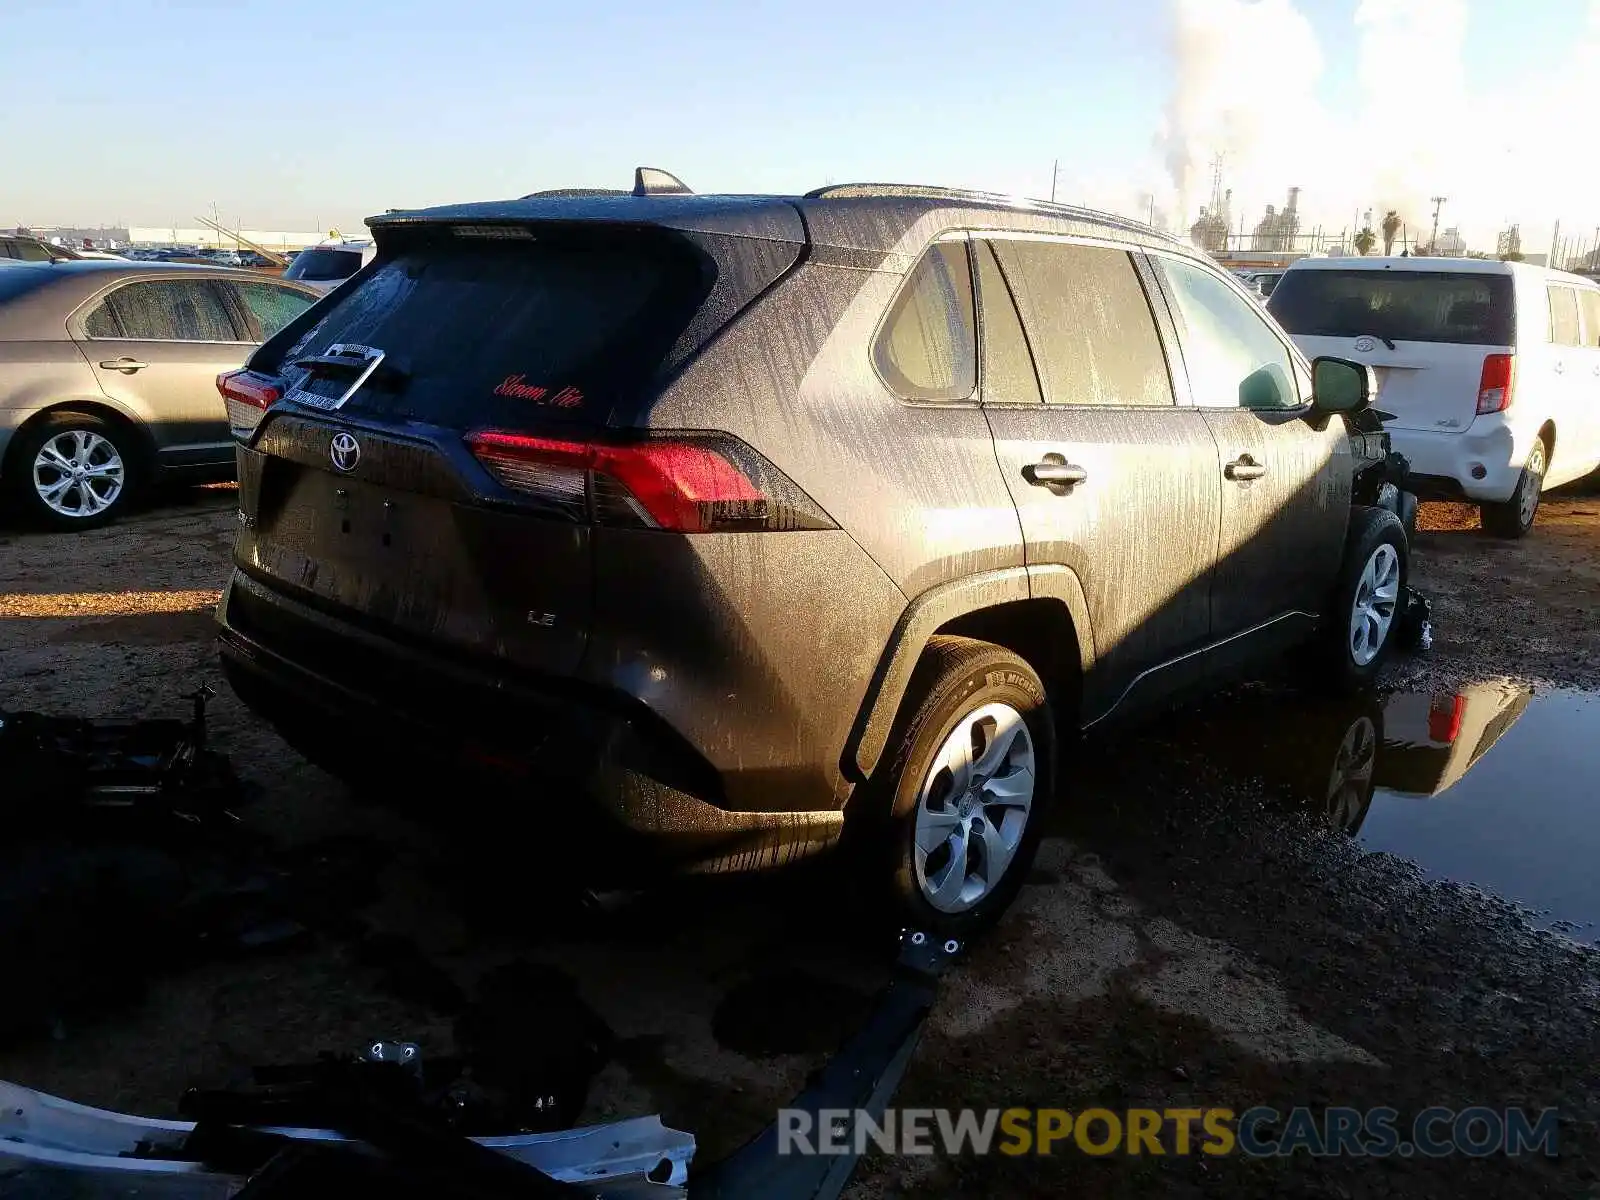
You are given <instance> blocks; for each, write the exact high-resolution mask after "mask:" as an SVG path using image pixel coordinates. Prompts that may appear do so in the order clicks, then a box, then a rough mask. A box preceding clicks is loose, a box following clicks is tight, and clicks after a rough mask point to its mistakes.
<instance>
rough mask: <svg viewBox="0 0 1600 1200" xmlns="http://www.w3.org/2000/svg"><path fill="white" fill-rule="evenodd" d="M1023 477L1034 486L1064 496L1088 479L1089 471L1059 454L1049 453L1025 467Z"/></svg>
mask: <svg viewBox="0 0 1600 1200" xmlns="http://www.w3.org/2000/svg"><path fill="white" fill-rule="evenodd" d="M1022 477H1023V478H1024V479H1026V480H1027V481H1028V482H1029V483H1031V484H1033V486H1034V487H1044V488H1049V489H1050V490H1051V491H1052V492H1054V493H1055V494H1056V495H1058V496H1064V495H1066V494H1067V493H1068V492H1069V491H1071V490H1072V489H1073V488H1074V487H1076V486H1077V485H1078V484H1080V483H1082V482H1083V481H1084V480H1086V479H1088V478H1089V472H1088V471H1086V470H1084V469H1083V468H1082V467H1080V466H1078V465H1077V464H1076V463H1069V462H1068V461H1067V460H1066V459H1064V458H1062V457H1061V456H1060V455H1059V454H1047V455H1045V456H1044V458H1043V459H1042V460H1041V461H1039V462H1036V463H1029V464H1028V465H1027V466H1025V467H1023V468H1022Z"/></svg>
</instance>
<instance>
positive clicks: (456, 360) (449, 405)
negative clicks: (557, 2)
mask: <svg viewBox="0 0 1600 1200" xmlns="http://www.w3.org/2000/svg"><path fill="white" fill-rule="evenodd" d="M708 274H709V272H708V271H707V270H706V269H704V268H702V266H701V261H700V259H699V258H698V257H697V256H696V255H694V254H692V253H691V252H690V251H688V249H687V248H686V247H683V246H681V245H680V244H672V243H667V242H665V241H664V239H662V238H661V237H660V236H656V237H651V238H647V237H643V236H626V235H613V236H610V237H602V236H600V235H596V234H592V233H591V234H588V235H587V236H585V237H583V238H582V240H577V239H576V238H574V237H571V236H569V237H561V236H558V235H550V236H549V237H541V238H540V239H539V240H537V241H526V242H523V241H507V240H489V239H485V240H477V239H466V238H459V239H456V238H434V239H431V240H424V241H416V242H413V243H412V244H411V245H410V246H409V247H408V246H404V245H402V246H401V247H400V248H398V250H397V252H396V253H395V254H394V256H393V257H391V258H388V259H387V260H384V261H382V262H381V264H380V265H379V267H378V269H377V270H376V271H374V272H373V273H372V274H370V275H369V276H367V277H366V278H365V279H363V280H362V281H361V282H360V283H358V284H355V285H352V286H351V287H350V288H347V289H341V290H340V291H339V292H336V293H334V295H335V296H338V297H340V298H341V299H340V302H339V303H337V304H336V305H334V307H333V308H332V309H331V310H330V311H329V312H328V314H327V315H326V316H325V317H324V318H323V319H322V320H321V321H319V322H318V323H317V324H316V325H315V326H314V327H313V328H312V329H311V330H310V332H309V333H307V334H306V335H304V336H303V337H301V338H300V340H299V343H298V344H297V345H295V346H293V347H292V348H287V347H286V348H285V349H284V351H283V362H284V365H285V368H286V369H285V370H284V371H283V372H282V373H283V374H284V375H285V376H286V377H287V379H288V380H289V382H290V385H291V386H294V385H296V384H299V385H302V386H304V387H306V388H308V389H309V390H311V391H312V392H314V393H315V394H317V395H338V394H339V393H341V392H342V391H343V390H344V388H345V387H346V386H348V384H349V383H350V382H351V381H352V379H353V377H354V376H353V374H352V373H351V372H349V371H347V370H333V371H329V372H324V371H322V370H320V369H312V370H310V371H303V370H302V369H300V368H296V367H294V366H293V365H292V364H293V362H294V361H296V360H303V359H305V358H307V357H310V356H313V355H319V354H322V353H324V352H325V351H326V350H327V349H328V348H329V347H330V346H331V345H333V344H335V343H346V344H355V345H359V346H364V347H368V348H370V349H374V350H381V351H382V352H383V353H384V356H385V357H384V361H383V363H382V364H381V365H380V367H379V370H378V373H377V374H375V375H374V376H373V378H372V381H371V383H369V384H367V385H364V386H363V387H362V389H361V391H360V392H358V393H357V395H356V396H355V397H353V398H352V399H351V400H350V401H349V402H348V404H347V406H346V407H347V408H348V409H362V408H365V409H368V410H370V411H380V412H383V413H385V414H389V415H392V416H394V417H398V418H404V419H410V420H418V421H426V422H429V423H432V424H439V425H448V426H453V427H468V426H488V425H497V426H509V427H512V428H515V427H517V426H518V425H523V424H526V423H529V422H530V421H531V422H532V423H535V424H537V423H540V422H542V421H546V420H551V419H554V420H562V421H566V420H579V421H604V420H605V418H606V416H607V415H608V413H609V412H610V410H611V408H612V406H613V404H614V403H615V402H616V400H617V398H618V396H619V394H620V393H621V392H622V391H623V390H624V389H628V388H632V389H635V390H637V388H638V387H639V385H640V384H642V383H643V382H644V381H645V380H646V379H648V378H649V377H650V376H651V375H653V374H654V372H655V371H656V369H657V368H658V367H659V365H660V363H661V362H662V360H663V358H664V357H665V355H666V353H667V351H668V349H669V348H670V347H671V346H672V344H673V341H674V339H675V338H676V337H677V336H678V334H680V333H681V332H682V331H683V329H684V327H685V326H686V325H687V324H688V322H689V319H690V318H691V317H692V316H693V315H694V312H695V310H696V308H698V306H699V303H700V300H701V299H702V298H703V296H704V294H705V288H706V286H707V284H708V283H709V279H708V278H707V275H708ZM291 336H292V335H291ZM276 350H277V346H276V345H275V344H274V345H270V346H269V347H268V356H264V362H270V361H271V359H270V355H271V353H272V352H274V351H276Z"/></svg>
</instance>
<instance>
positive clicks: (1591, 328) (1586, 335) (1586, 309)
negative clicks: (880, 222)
mask: <svg viewBox="0 0 1600 1200" xmlns="http://www.w3.org/2000/svg"><path fill="white" fill-rule="evenodd" d="M1578 308H1579V309H1580V310H1581V311H1582V313H1583V344H1584V345H1585V346H1600V292H1597V291H1594V290H1593V289H1591V288H1583V289H1582V290H1580V291H1579V292H1578Z"/></svg>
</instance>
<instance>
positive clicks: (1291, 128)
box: [1157, 0, 1600, 248]
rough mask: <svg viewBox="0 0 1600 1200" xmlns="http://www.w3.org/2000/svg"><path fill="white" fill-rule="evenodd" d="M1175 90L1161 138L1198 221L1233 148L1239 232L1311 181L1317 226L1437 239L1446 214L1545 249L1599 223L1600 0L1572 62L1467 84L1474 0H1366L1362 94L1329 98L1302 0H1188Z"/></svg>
mask: <svg viewBox="0 0 1600 1200" xmlns="http://www.w3.org/2000/svg"><path fill="white" fill-rule="evenodd" d="M1172 15H1173V57H1174V61H1173V85H1172V94H1171V97H1170V99H1169V102H1168V105H1167V112H1166V119H1165V124H1164V128H1163V129H1162V131H1161V134H1160V137H1159V139H1158V145H1159V149H1160V153H1161V156H1162V165H1163V167H1164V169H1165V172H1166V175H1167V177H1168V186H1167V188H1166V189H1165V191H1164V193H1158V195H1157V202H1158V203H1159V204H1160V207H1161V208H1163V209H1166V210H1168V211H1171V212H1173V213H1174V214H1177V215H1180V216H1181V217H1182V218H1183V224H1184V226H1185V227H1187V224H1188V222H1189V221H1191V220H1193V219H1194V217H1195V215H1196V214H1197V212H1198V211H1199V208H1200V206H1201V205H1207V204H1209V203H1210V201H1211V191H1212V176H1213V163H1214V162H1215V160H1216V159H1217V158H1218V157H1219V156H1220V157H1221V159H1222V164H1223V165H1222V171H1223V177H1224V181H1225V186H1226V187H1227V188H1230V189H1231V190H1232V192H1233V202H1232V206H1231V208H1232V211H1231V214H1230V216H1231V227H1232V228H1233V230H1234V231H1237V230H1238V229H1239V225H1240V217H1241V216H1242V215H1246V214H1247V215H1248V217H1247V228H1250V229H1253V228H1254V224H1255V221H1256V219H1257V217H1259V215H1260V213H1261V211H1262V207H1263V205H1265V204H1267V203H1281V202H1282V199H1283V197H1284V195H1285V194H1286V192H1287V189H1288V188H1289V187H1291V186H1295V185H1298V186H1300V187H1301V188H1303V189H1304V191H1303V196H1302V209H1303V210H1304V211H1303V213H1302V216H1301V222H1300V227H1301V228H1302V229H1307V228H1309V227H1310V226H1312V225H1314V224H1321V225H1323V226H1324V227H1325V228H1327V229H1329V230H1331V231H1334V232H1337V231H1338V230H1340V229H1342V228H1346V227H1348V226H1349V225H1350V224H1351V222H1352V221H1353V220H1356V219H1361V220H1363V221H1364V220H1365V219H1366V214H1367V213H1368V212H1369V211H1370V212H1371V214H1372V215H1371V221H1372V225H1373V229H1374V231H1375V232H1376V231H1378V229H1379V225H1380V223H1381V221H1382V219H1383V215H1384V213H1385V212H1386V211H1387V210H1390V209H1393V210H1395V211H1397V212H1398V213H1399V214H1400V216H1401V218H1402V219H1403V220H1404V221H1405V223H1406V225H1407V228H1408V231H1409V233H1410V235H1411V236H1412V237H1413V238H1415V237H1416V236H1417V235H1418V234H1419V233H1421V234H1423V235H1426V234H1427V232H1428V230H1429V227H1430V224H1431V221H1432V215H1433V205H1432V202H1431V200H1430V197H1432V196H1435V195H1446V196H1448V197H1450V200H1449V203H1448V205H1447V208H1446V214H1445V222H1444V224H1445V225H1459V226H1461V227H1462V232H1463V233H1464V234H1465V235H1466V236H1467V238H1468V240H1469V241H1470V242H1472V243H1473V244H1474V245H1476V246H1485V245H1487V247H1488V248H1492V247H1493V245H1494V235H1495V232H1496V231H1497V230H1498V229H1499V228H1501V227H1502V226H1503V225H1504V224H1506V223H1508V222H1511V221H1516V222H1520V223H1521V224H1522V227H1523V230H1524V234H1525V235H1526V236H1529V237H1530V238H1531V239H1532V242H1531V244H1534V245H1537V244H1538V239H1539V238H1541V237H1542V238H1545V239H1547V238H1548V236H1549V230H1550V227H1551V225H1552V223H1553V222H1554V221H1556V220H1558V219H1562V218H1565V219H1567V220H1568V221H1569V222H1571V223H1572V225H1573V227H1576V226H1577V225H1578V224H1580V223H1587V224H1593V223H1595V222H1596V221H1600V167H1597V166H1596V165H1595V159H1594V156H1593V155H1591V154H1590V153H1589V152H1588V149H1587V145H1586V143H1585V142H1584V141H1583V137H1582V133H1581V123H1582V117H1583V116H1584V115H1586V114H1587V113H1588V112H1589V111H1590V109H1591V108H1592V99H1591V98H1590V97H1588V96H1586V95H1585V92H1586V91H1588V90H1589V89H1590V88H1591V87H1592V83H1591V82H1590V81H1592V80H1593V79H1594V78H1596V76H1597V74H1600V0H1591V2H1590V4H1589V6H1588V11H1587V14H1586V18H1587V19H1585V14H1584V13H1583V12H1581V11H1579V12H1576V13H1574V18H1575V19H1574V28H1573V30H1572V39H1571V42H1570V47H1571V48H1570V50H1569V52H1568V54H1569V57H1567V58H1566V59H1565V60H1564V61H1561V62H1556V63H1551V64H1550V66H1549V69H1548V70H1541V71H1540V72H1539V74H1538V76H1537V77H1536V78H1526V77H1524V78H1503V77H1502V78H1495V79H1492V80H1489V81H1487V82H1484V81H1478V80H1470V81H1469V80H1468V78H1467V75H1466V69H1465V65H1464V64H1465V58H1464V48H1465V44H1466V35H1467V29H1468V22H1469V20H1470V17H1471V11H1470V6H1469V5H1468V3H1466V0H1360V2H1359V3H1358V4H1356V5H1355V7H1354V11H1353V14H1352V20H1353V33H1354V45H1355V54H1356V61H1355V64H1354V66H1355V71H1354V78H1355V89H1354V93H1355V97H1356V98H1355V100H1354V102H1352V103H1346V104H1342V105H1339V106H1337V107H1330V106H1329V105H1328V104H1327V103H1326V102H1325V101H1324V100H1323V98H1322V96H1323V89H1322V88H1321V87H1320V83H1321V80H1322V78H1323V74H1324V67H1325V59H1326V56H1325V54H1324V50H1323V47H1322V45H1321V44H1320V42H1319V40H1318V38H1317V35H1316V31H1315V29H1314V28H1313V27H1312V24H1311V22H1310V21H1309V20H1308V19H1307V17H1306V15H1305V13H1304V12H1303V11H1302V10H1301V9H1300V8H1299V7H1297V5H1296V4H1295V3H1294V2H1293V0H1173V5H1172Z"/></svg>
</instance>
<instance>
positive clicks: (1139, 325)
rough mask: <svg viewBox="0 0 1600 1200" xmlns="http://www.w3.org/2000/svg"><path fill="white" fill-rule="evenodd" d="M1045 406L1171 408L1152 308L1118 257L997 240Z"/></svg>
mask: <svg viewBox="0 0 1600 1200" xmlns="http://www.w3.org/2000/svg"><path fill="white" fill-rule="evenodd" d="M994 251H995V254H996V256H997V257H998V258H999V260H1000V266H1001V268H1002V269H1003V270H1004V272H1005V276H1006V282H1007V283H1009V284H1010V285H1011V291H1012V293H1013V294H1014V295H1015V296H1016V298H1017V307H1018V309H1019V310H1020V311H1021V313H1022V322H1023V326H1024V328H1025V329H1026V330H1027V332H1028V342H1029V344H1030V345H1031V346H1032V347H1033V356H1034V361H1035V362H1036V363H1037V364H1038V367H1039V378H1040V380H1041V382H1042V383H1043V384H1044V398H1045V402H1046V403H1048V404H1098V405H1141V406H1145V405H1170V404H1172V403H1173V399H1172V381H1171V379H1170V378H1169V377H1168V375H1167V362H1166V358H1165V356H1164V355H1163V354H1162V351H1161V339H1160V336H1159V335H1158V334H1157V333H1156V325H1155V318H1154V317H1153V316H1152V315H1151V313H1150V302H1149V301H1148V300H1147V299H1146V298H1145V294H1144V287H1143V285H1142V284H1140V282H1139V276H1138V273H1137V271H1135V269H1134V266H1133V260H1132V259H1131V258H1130V257H1129V256H1128V255H1127V253H1125V252H1124V251H1122V250H1113V249H1107V248H1103V247H1099V246H1075V245H1071V244H1069V243H1065V242H1033V241H1011V240H998V241H996V242H995V243H994Z"/></svg>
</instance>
